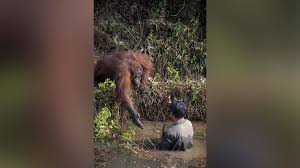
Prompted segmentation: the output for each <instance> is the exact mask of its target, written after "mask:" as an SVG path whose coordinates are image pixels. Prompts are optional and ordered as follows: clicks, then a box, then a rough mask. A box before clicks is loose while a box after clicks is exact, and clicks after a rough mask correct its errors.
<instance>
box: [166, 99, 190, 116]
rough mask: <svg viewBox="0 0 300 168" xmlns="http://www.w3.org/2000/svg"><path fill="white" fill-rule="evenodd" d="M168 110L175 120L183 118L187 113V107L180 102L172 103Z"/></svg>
mask: <svg viewBox="0 0 300 168" xmlns="http://www.w3.org/2000/svg"><path fill="white" fill-rule="evenodd" d="M170 108H171V111H172V113H173V115H174V116H175V117H176V118H182V117H184V116H185V114H186V112H187V106H186V105H185V104H184V103H183V102H182V101H180V100H177V101H173V102H172V103H171V105H170Z"/></svg>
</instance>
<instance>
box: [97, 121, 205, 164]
mask: <svg viewBox="0 0 300 168" xmlns="http://www.w3.org/2000/svg"><path fill="white" fill-rule="evenodd" d="M164 124H165V123H162V122H151V121H145V122H144V126H145V128H144V129H143V130H141V129H137V130H136V136H135V138H134V139H133V141H132V142H130V143H129V145H126V144H125V145H119V144H118V143H115V144H109V145H99V144H98V145H96V146H95V157H96V158H95V160H96V167H98V168H100V167H107V168H200V167H206V141H205V137H206V125H205V124H204V123H201V122H193V127H194V132H195V135H194V139H193V141H194V146H193V149H192V150H191V151H189V152H171V151H159V150H156V144H157V143H158V142H159V138H160V135H161V129H162V127H163V125H164Z"/></svg>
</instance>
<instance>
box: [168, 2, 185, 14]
mask: <svg viewBox="0 0 300 168" xmlns="http://www.w3.org/2000/svg"><path fill="white" fill-rule="evenodd" d="M184 7H185V1H184V2H183V6H182V7H181V8H180V9H179V11H178V12H177V14H176V15H171V16H175V17H176V16H178V14H179V13H180V12H181V11H182V9H183V8H184Z"/></svg>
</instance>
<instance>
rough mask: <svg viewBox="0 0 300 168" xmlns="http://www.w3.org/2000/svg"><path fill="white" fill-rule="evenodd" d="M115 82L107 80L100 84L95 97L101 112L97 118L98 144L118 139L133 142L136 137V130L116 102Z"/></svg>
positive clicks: (96, 134)
mask: <svg viewBox="0 0 300 168" xmlns="http://www.w3.org/2000/svg"><path fill="white" fill-rule="evenodd" d="M115 87H116V85H115V82H114V81H111V80H106V81H105V82H103V83H100V84H99V85H98V87H97V89H96V91H95V97H96V100H97V102H98V103H99V104H98V107H101V109H100V111H99V112H98V114H97V115H96V117H95V120H94V124H95V134H94V135H95V140H96V141H98V142H102V143H103V142H107V141H112V140H116V139H120V140H131V139H132V138H133V137H134V135H135V132H134V129H133V127H132V125H131V123H129V122H130V121H126V120H125V119H124V116H122V115H121V113H120V108H119V105H118V104H117V103H115V101H114V89H115Z"/></svg>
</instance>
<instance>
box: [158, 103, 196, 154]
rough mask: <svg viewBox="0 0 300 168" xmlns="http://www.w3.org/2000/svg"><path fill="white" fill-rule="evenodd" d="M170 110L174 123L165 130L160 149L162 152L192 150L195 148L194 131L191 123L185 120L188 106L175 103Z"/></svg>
mask: <svg viewBox="0 0 300 168" xmlns="http://www.w3.org/2000/svg"><path fill="white" fill-rule="evenodd" d="M170 109H171V111H172V119H173V123H172V125H171V126H170V127H169V128H168V129H167V130H164V128H163V133H162V136H161V142H160V148H161V149H162V150H182V151H187V150H190V149H191V148H192V146H193V135H194V131H193V126H192V123H191V121H189V120H188V119H185V118H184V116H185V115H186V113H187V106H186V105H185V104H184V103H183V102H182V101H173V102H172V103H171V105H170Z"/></svg>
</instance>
